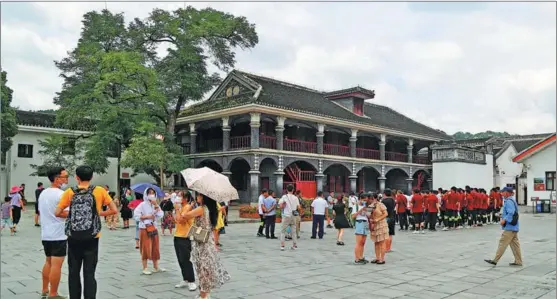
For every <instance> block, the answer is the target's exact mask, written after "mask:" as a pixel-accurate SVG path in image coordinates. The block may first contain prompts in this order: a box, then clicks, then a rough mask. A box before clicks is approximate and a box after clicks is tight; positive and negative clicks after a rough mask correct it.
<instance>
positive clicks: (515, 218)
mask: <svg viewBox="0 0 557 299" xmlns="http://www.w3.org/2000/svg"><path fill="white" fill-rule="evenodd" d="M510 200H512V199H510ZM512 201H513V204H514V208H515V210H514V214H513V219H512V220H511V222H510V224H511V225H517V224H518V206H517V204H516V202H515V201H514V200H512Z"/></svg>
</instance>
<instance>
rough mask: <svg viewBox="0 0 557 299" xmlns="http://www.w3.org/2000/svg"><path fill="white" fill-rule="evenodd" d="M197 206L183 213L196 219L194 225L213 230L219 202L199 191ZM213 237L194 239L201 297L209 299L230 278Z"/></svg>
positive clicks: (187, 217) (188, 217)
mask: <svg viewBox="0 0 557 299" xmlns="http://www.w3.org/2000/svg"><path fill="white" fill-rule="evenodd" d="M196 201H197V205H198V206H197V208H195V209H193V210H191V211H189V212H185V213H182V216H183V217H184V219H195V220H194V226H195V227H197V228H201V229H204V230H207V231H209V232H210V231H211V230H212V228H213V227H215V226H216V225H217V218H218V213H219V211H218V209H217V202H216V201H214V200H213V199H211V198H209V197H207V196H206V195H203V194H201V193H199V192H198V193H197V196H196ZM212 236H213V235H212V234H211V237H210V238H209V240H208V241H207V242H199V241H195V239H194V241H193V250H192V253H191V256H192V260H193V262H194V264H195V272H196V273H197V279H198V282H199V297H198V298H201V299H209V298H210V293H211V291H212V290H214V289H215V288H218V287H220V286H222V285H223V284H224V283H225V282H227V281H228V280H230V275H229V274H228V272H227V271H226V269H225V268H224V266H223V265H222V263H221V261H220V258H219V255H218V250H217V248H216V246H215V240H214V238H213V237H212Z"/></svg>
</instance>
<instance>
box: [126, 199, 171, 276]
mask: <svg viewBox="0 0 557 299" xmlns="http://www.w3.org/2000/svg"><path fill="white" fill-rule="evenodd" d="M163 215H164V214H163V211H162V210H161V208H160V207H159V205H158V204H157V195H156V191H155V190H154V189H152V188H147V189H146V190H145V192H144V194H143V202H142V203H140V204H139V205H138V206H137V207H136V208H135V210H134V211H133V218H134V219H135V220H136V221H139V254H141V265H142V266H143V270H142V271H141V273H142V274H144V275H151V274H153V273H158V272H164V271H166V270H165V269H163V268H160V267H159V260H160V259H161V254H160V247H159V246H160V245H159V234H158V232H157V229H156V227H157V220H159V221H160V219H161V218H162V217H163ZM151 230H152V231H151ZM148 260H151V262H152V263H153V271H150V270H148V269H147V261H148Z"/></svg>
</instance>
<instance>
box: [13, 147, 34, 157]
mask: <svg viewBox="0 0 557 299" xmlns="http://www.w3.org/2000/svg"><path fill="white" fill-rule="evenodd" d="M17 156H18V157H19V158H33V145H32V144H18V145H17Z"/></svg>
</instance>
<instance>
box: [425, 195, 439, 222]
mask: <svg viewBox="0 0 557 299" xmlns="http://www.w3.org/2000/svg"><path fill="white" fill-rule="evenodd" d="M435 192H436V191H435ZM425 206H426V208H427V211H428V219H427V222H428V223H429V231H432V232H434V231H436V229H435V226H436V225H437V214H438V213H439V199H438V198H437V195H436V194H433V193H431V192H430V191H429V190H428V191H427V192H426V198H425Z"/></svg>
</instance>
